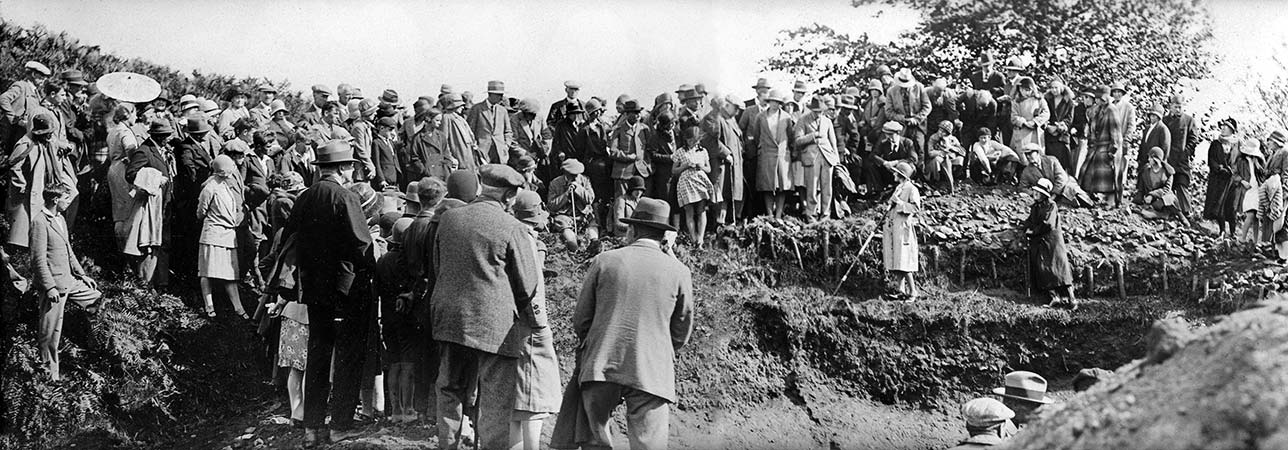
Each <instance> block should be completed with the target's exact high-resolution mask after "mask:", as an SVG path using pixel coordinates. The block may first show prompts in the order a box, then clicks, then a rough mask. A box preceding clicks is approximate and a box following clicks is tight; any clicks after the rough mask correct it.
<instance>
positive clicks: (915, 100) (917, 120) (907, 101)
mask: <svg viewBox="0 0 1288 450" xmlns="http://www.w3.org/2000/svg"><path fill="white" fill-rule="evenodd" d="M895 80H896V83H895V84H894V85H893V86H890V88H889V89H886V105H885V108H886V109H885V113H886V119H887V120H893V121H896V122H899V125H903V130H904V131H903V135H904V137H907V138H908V139H911V140H912V143H913V145H916V146H917V147H916V152H917V158H918V161H924V160H925V159H926V155H925V154H924V152H925V150H924V149H925V146H926V120H927V119H928V118H929V117H930V110H931V104H930V95H929V94H927V93H926V88H925V87H924V86H922V84H921V83H920V82H918V81H917V80H916V79H915V78H913V77H912V70H911V69H908V68H907V67H905V68H903V69H900V70H899V73H898V74H897V75H896V76H895ZM913 167H916V168H918V169H921V166H919V165H915V164H914V165H913Z"/></svg>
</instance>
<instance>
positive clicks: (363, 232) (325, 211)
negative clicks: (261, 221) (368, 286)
mask: <svg viewBox="0 0 1288 450" xmlns="http://www.w3.org/2000/svg"><path fill="white" fill-rule="evenodd" d="M290 235H296V238H297V239H298V240H299V242H301V243H304V242H315V243H325V245H301V246H300V247H299V255H298V266H299V271H300V284H301V289H302V291H303V292H302V296H301V299H300V303H303V304H306V305H321V306H340V305H337V304H336V302H337V300H341V299H344V298H345V297H348V296H349V294H350V292H349V288H350V287H352V285H353V283H354V280H355V278H356V277H357V273H358V271H360V270H366V269H369V268H370V267H371V266H372V265H373V264H374V260H373V259H374V258H373V255H372V253H371V250H372V245H371V229H370V228H368V227H367V218H366V216H364V215H363V213H362V205H361V204H360V201H359V200H358V195H357V194H354V193H353V192H352V191H350V190H348V189H346V188H345V187H344V186H342V185H341V184H340V182H339V178H337V177H325V178H323V179H321V180H319V181H318V182H317V183H314V184H313V186H311V187H309V189H308V190H306V191H304V193H302V194H300V196H299V197H297V198H296V199H295V208H294V209H292V210H291V218H290V220H289V221H288V222H287V225H286V232H285V234H284V236H290Z"/></svg>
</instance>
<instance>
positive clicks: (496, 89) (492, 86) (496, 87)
mask: <svg viewBox="0 0 1288 450" xmlns="http://www.w3.org/2000/svg"><path fill="white" fill-rule="evenodd" d="M487 93H489V94H505V83H504V82H501V81H498V80H492V81H489V82H487Z"/></svg>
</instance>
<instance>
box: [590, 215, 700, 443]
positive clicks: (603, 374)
mask: <svg viewBox="0 0 1288 450" xmlns="http://www.w3.org/2000/svg"><path fill="white" fill-rule="evenodd" d="M670 209H671V208H670V207H669V206H668V205H667V204H666V202H664V201H662V200H655V199H651V198H641V199H640V200H639V203H638V204H637V205H636V208H635V212H634V213H633V214H632V215H631V217H630V218H625V219H622V222H625V223H626V224H628V226H629V228H628V229H627V232H626V241H627V242H630V244H629V245H627V246H626V247H622V248H619V249H616V250H611V251H607V252H604V253H601V254H599V256H596V257H595V259H594V260H593V261H592V262H591V265H590V269H589V270H588V271H587V273H586V278H585V281H584V282H583V284H582V287H581V294H580V295H578V297H577V307H576V309H575V310H574V312H573V317H572V323H573V332H574V333H576V335H577V339H578V340H579V341H580V342H581V346H580V347H579V348H581V349H582V350H581V353H580V355H581V356H580V358H581V359H580V361H578V365H577V366H578V367H579V369H580V370H579V372H578V373H576V374H574V375H573V376H574V377H575V379H574V380H572V381H570V383H578V385H579V387H580V389H581V397H582V404H581V406H582V409H583V412H584V413H585V414H586V417H587V419H589V424H590V428H591V435H592V438H591V441H590V442H585V443H583V448H610V447H612V445H613V443H612V434H611V432H610V429H609V422H610V419H611V418H612V415H613V409H615V408H616V407H617V405H618V404H620V403H622V401H623V400H625V402H626V411H627V412H626V421H627V436H628V438H629V440H630V447H631V448H654V449H661V448H666V445H667V437H668V435H669V428H670V418H669V416H670V404H671V403H675V401H676V394H675V353H676V352H677V351H679V349H680V348H681V347H683V346H684V344H685V343H687V342H688V340H689V335H690V333H691V332H692V331H693V310H694V298H693V278H692V274H691V273H690V271H689V268H688V267H685V266H684V264H683V263H681V262H680V261H679V260H677V259H675V258H674V257H672V256H670V255H667V254H666V253H663V252H662V248H661V243H662V240H663V236H665V233H666V232H667V231H674V230H675V227H672V226H671V225H670V224H669V223H668V219H669V218H670V215H671V214H670ZM667 343H670V345H667ZM570 388H571V387H570Z"/></svg>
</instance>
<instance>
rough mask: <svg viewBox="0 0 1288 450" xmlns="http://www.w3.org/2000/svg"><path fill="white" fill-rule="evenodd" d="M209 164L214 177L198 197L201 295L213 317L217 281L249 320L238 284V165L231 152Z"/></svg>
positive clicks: (198, 273)
mask: <svg viewBox="0 0 1288 450" xmlns="http://www.w3.org/2000/svg"><path fill="white" fill-rule="evenodd" d="M210 166H211V176H210V178H208V179H207V180H206V182H205V184H203V185H202V186H201V194H200V195H199V196H198V197H197V218H198V219H199V220H201V241H200V246H199V247H198V253H197V276H199V277H201V298H202V300H204V301H205V305H206V315H207V316H210V317H214V316H215V303H214V292H213V286H212V285H213V284H214V283H215V282H218V283H219V284H220V285H222V287H223V289H224V292H226V293H227V294H228V301H229V302H231V303H232V306H233V311H235V312H236V313H237V315H238V316H240V317H241V318H243V319H250V316H247V315H246V310H245V309H243V308H242V304H241V294H240V293H239V292H238V287H237V284H238V283H237V281H238V280H239V279H240V277H239V275H240V274H241V270H240V269H239V268H238V264H237V225H238V224H240V223H241V221H242V208H241V205H242V199H241V187H240V186H239V184H240V183H241V181H240V180H238V179H237V164H236V163H234V162H233V159H232V158H230V157H228V155H219V156H218V157H215V161H214V162H213V163H211V165H210Z"/></svg>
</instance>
